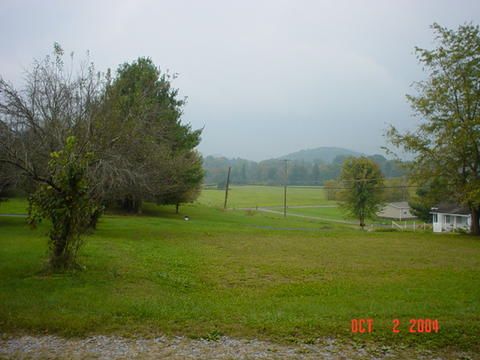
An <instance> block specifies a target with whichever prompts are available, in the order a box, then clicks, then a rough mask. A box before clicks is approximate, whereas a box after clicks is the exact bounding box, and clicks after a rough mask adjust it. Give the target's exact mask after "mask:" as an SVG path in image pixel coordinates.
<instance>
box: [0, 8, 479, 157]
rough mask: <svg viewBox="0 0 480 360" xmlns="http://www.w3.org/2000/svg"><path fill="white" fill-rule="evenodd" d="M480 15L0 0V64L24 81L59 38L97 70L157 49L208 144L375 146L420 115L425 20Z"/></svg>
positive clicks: (231, 147) (232, 147) (255, 148)
mask: <svg viewBox="0 0 480 360" xmlns="http://www.w3.org/2000/svg"><path fill="white" fill-rule="evenodd" d="M478 14H480V3H479V2H478V1H434V0H430V1H414V0H410V1H353V0H352V1H273V0H272V1H241V2H240V1H231V2H230V1H221V0H218V1H193V0H192V1H133V0H132V1H101V2H100V1H82V2H67V1H41V2H40V1H15V2H14V1H2V4H1V6H0V32H1V34H2V47H1V49H2V50H1V51H2V55H1V57H0V69H1V70H0V73H1V74H2V76H4V77H5V78H7V79H9V80H11V81H14V82H19V81H20V79H21V76H22V71H23V69H25V68H28V67H29V65H30V64H31V62H32V59H33V58H34V57H36V58H40V57H42V56H44V55H45V54H46V53H48V52H49V51H50V49H51V47H52V44H53V42H54V41H57V42H60V43H61V44H62V46H63V47H64V48H65V49H66V50H67V51H75V52H76V53H77V54H82V53H83V52H85V51H86V50H87V49H88V50H90V52H91V55H92V59H93V60H94V62H95V63H96V65H97V67H98V68H99V69H101V70H105V69H106V68H108V67H110V68H116V66H117V65H118V64H120V63H122V62H125V61H132V60H134V59H135V58H137V57H138V56H150V57H151V58H152V59H153V60H154V61H155V63H156V64H158V65H159V66H161V68H162V69H170V70H171V71H173V72H176V73H178V74H179V77H178V79H177V80H176V81H175V85H176V86H177V87H179V88H180V90H181V93H182V94H183V95H186V96H188V98H189V101H188V105H187V107H186V109H185V115H184V120H185V121H186V122H190V123H191V124H192V126H193V127H195V128H198V127H203V126H205V131H204V136H203V142H202V144H201V145H200V148H199V149H200V150H201V151H202V152H203V153H204V154H212V153H215V154H217V153H221V154H225V155H227V156H232V157H233V156H235V157H237V156H239V157H246V158H250V159H254V160H259V159H264V158H268V157H273V156H278V155H282V154H285V153H288V152H292V151H295V150H299V149H301V148H313V147H317V146H343V147H347V148H351V149H354V150H357V151H361V152H366V153H375V152H377V153H378V152H381V150H380V147H381V146H382V145H384V139H383V137H382V134H383V130H384V129H385V127H386V124H387V123H393V124H395V125H397V126H399V127H400V128H412V127H413V126H414V125H415V123H416V120H415V119H414V118H412V116H411V112H410V110H409V107H408V105H407V104H406V102H405V94H406V93H408V92H411V89H410V88H409V85H410V83H411V82H412V81H414V80H419V79H421V78H422V76H423V74H422V72H421V68H420V66H419V65H418V64H417V61H416V59H415V56H414V54H413V48H414V46H415V45H418V46H421V47H431V46H432V34H431V31H430V29H429V25H430V24H432V23H433V22H439V23H440V24H442V25H446V26H449V27H456V26H458V25H459V24H462V23H464V22H466V21H473V22H477V23H478V20H479V19H478V17H479V15H478ZM80 57H81V56H80Z"/></svg>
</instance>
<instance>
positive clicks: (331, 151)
mask: <svg viewBox="0 0 480 360" xmlns="http://www.w3.org/2000/svg"><path fill="white" fill-rule="evenodd" d="M361 155H363V154H361V153H359V152H356V151H353V150H349V149H344V148H339V147H328V146H322V147H318V148H315V149H306V150H300V151H296V152H293V153H291V154H288V155H285V156H281V157H279V158H278V159H281V160H283V159H289V160H301V161H305V162H318V161H322V162H325V163H331V162H333V160H335V158H336V157H337V156H355V157H356V156H361Z"/></svg>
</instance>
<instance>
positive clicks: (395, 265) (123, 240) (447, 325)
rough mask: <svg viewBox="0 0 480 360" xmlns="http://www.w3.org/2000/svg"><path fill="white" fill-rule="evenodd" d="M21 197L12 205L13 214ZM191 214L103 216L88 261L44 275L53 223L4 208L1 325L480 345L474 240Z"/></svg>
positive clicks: (194, 210)
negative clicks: (365, 325) (360, 323)
mask: <svg viewBox="0 0 480 360" xmlns="http://www.w3.org/2000/svg"><path fill="white" fill-rule="evenodd" d="M239 191H242V190H239ZM299 191H300V190H299ZM232 193H235V190H233V191H232ZM259 193H260V192H259ZM207 196H210V195H209V194H204V195H203V196H202V198H203V200H205V198H206V197H207ZM249 196H250V199H256V197H255V196H252V195H249ZM265 199H267V197H265ZM321 199H322V198H320V197H319V198H318V200H321ZM238 201H240V198H239V200H238ZM323 201H325V200H323ZM247 202H248V199H247V201H245V203H243V204H245V205H246V203H247ZM299 202H300V200H299ZM20 203H21V201H20V200H18V201H12V202H2V203H0V213H11V212H14V208H18V206H20ZM180 210H181V214H179V215H176V214H175V213H174V209H173V208H172V207H158V206H155V205H152V204H146V206H145V209H144V212H143V214H142V215H141V216H121V215H106V216H104V217H103V218H102V219H101V221H100V223H99V226H98V230H97V231H96V232H95V233H93V234H92V235H89V236H87V237H86V238H85V246H84V248H83V249H82V251H81V253H80V257H79V261H80V263H81V264H82V265H83V266H84V269H83V270H81V271H75V272H67V273H63V274H49V273H46V272H45V271H44V270H43V269H44V268H43V264H44V261H45V259H46V250H47V236H46V231H47V227H46V224H41V225H40V226H39V227H38V228H37V229H36V230H31V229H30V228H29V227H27V225H26V224H25V219H24V218H18V217H17V218H15V217H1V216H0V304H1V306H0V329H1V331H2V332H9V333H14V332H20V333H22V332H27V333H32V332H33V333H49V334H51V333H54V334H61V335H67V336H84V335H88V334H108V333H115V334H120V335H127V336H128V335H143V336H154V335H158V334H180V335H187V336H191V337H207V338H208V337H212V336H218V334H225V335H229V336H238V337H247V338H249V337H257V338H265V339H271V340H275V341H282V342H288V341H295V342H311V341H312V339H316V338H319V337H336V338H338V339H350V338H354V339H355V340H356V341H363V340H366V341H374V342H379V343H381V344H389V343H404V344H407V345H408V344H416V345H421V346H425V347H437V348H438V347H439V348H443V347H450V348H456V349H457V348H458V349H470V350H471V349H478V350H480V347H479V338H478V334H479V333H480V241H479V240H478V239H477V238H475V237H471V236H465V235H455V234H450V235H448V234H447V235H443V234H441V235H438V234H432V233H430V232H419V233H412V232H404V233H402V232H362V231H360V230H358V229H357V228H356V227H352V226H349V225H341V224H334V223H328V222H321V221H316V220H310V219H302V218H296V217H287V219H284V218H283V217H282V216H280V215H276V214H267V213H257V212H254V211H232V210H229V211H222V210H220V209H217V208H214V207H207V206H205V205H200V204H197V205H190V206H184V207H181V209H180ZM332 211H333V210H332ZM184 215H189V217H190V220H189V221H185V220H184V219H183V216H184ZM332 216H336V215H332ZM353 318H371V319H373V320H374V331H373V333H372V334H362V335H360V334H356V335H352V334H351V332H350V322H351V320H352V319H353ZM418 318H421V319H424V318H429V319H438V321H439V323H440V332H438V333H430V334H426V333H423V334H418V333H417V334H410V333H409V332H408V322H409V320H410V319H418ZM394 319H399V320H400V321H401V325H400V330H401V332H400V333H398V334H394V333H392V321H393V320H394ZM212 334H213V335H212Z"/></svg>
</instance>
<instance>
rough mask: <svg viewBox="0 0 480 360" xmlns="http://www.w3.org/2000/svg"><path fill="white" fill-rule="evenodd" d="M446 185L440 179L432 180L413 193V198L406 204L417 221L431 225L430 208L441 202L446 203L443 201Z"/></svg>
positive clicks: (445, 200)
mask: <svg viewBox="0 0 480 360" xmlns="http://www.w3.org/2000/svg"><path fill="white" fill-rule="evenodd" d="M446 186H448V183H447V182H446V181H445V180H444V179H442V178H432V179H430V180H429V181H428V182H425V183H424V184H423V185H422V186H420V187H419V188H418V189H417V191H416V192H415V196H414V197H413V198H412V199H411V200H410V201H409V202H408V204H409V205H410V208H411V212H412V214H413V215H415V216H416V217H418V218H419V219H421V220H423V221H425V222H427V223H431V222H432V214H430V212H431V211H432V207H434V206H435V205H438V204H439V203H441V202H448V200H447V199H445V191H444V188H445V187H446Z"/></svg>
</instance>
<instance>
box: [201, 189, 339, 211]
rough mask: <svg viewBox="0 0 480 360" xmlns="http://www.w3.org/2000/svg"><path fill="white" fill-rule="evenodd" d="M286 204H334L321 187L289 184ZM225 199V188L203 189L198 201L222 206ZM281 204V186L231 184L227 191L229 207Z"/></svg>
mask: <svg viewBox="0 0 480 360" xmlns="http://www.w3.org/2000/svg"><path fill="white" fill-rule="evenodd" d="M287 199H288V205H291V206H294V205H322V204H335V201H328V200H327V199H326V197H325V192H324V190H323V188H321V187H306V186H305V187H302V186H291V187H288V189H287ZM224 200H225V190H216V189H208V190H204V191H203V192H202V194H201V195H200V198H199V199H198V203H200V204H203V205H207V206H213V207H222V208H223V204H224ZM280 205H283V187H281V186H253V185H246V186H235V185H233V186H231V187H230V190H229V192H228V207H229V208H245V207H255V206H259V207H261V206H280Z"/></svg>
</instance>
